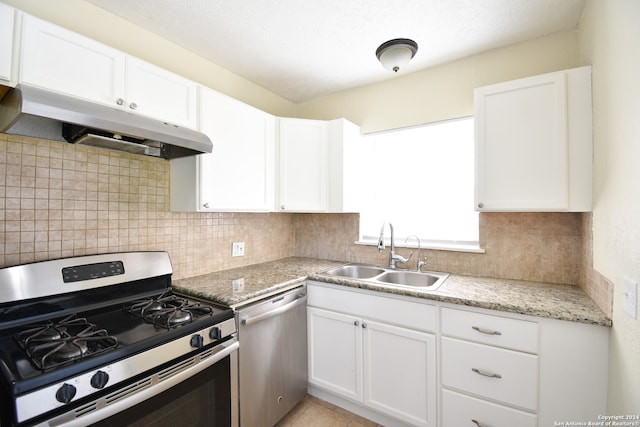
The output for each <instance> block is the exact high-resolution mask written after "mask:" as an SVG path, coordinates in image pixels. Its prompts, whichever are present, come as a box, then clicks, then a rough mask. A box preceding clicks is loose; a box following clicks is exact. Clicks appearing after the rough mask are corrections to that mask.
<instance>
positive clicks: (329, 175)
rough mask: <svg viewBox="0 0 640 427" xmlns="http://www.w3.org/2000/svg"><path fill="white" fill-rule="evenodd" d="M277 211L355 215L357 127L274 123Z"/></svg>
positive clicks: (309, 122) (314, 122)
mask: <svg viewBox="0 0 640 427" xmlns="http://www.w3.org/2000/svg"><path fill="white" fill-rule="evenodd" d="M278 131H279V134H278V142H279V148H278V153H279V185H278V190H279V194H278V201H277V204H278V207H279V210H280V211H283V212H358V206H359V202H358V200H359V196H358V195H359V194H360V193H359V192H358V186H359V182H360V181H359V180H360V178H361V174H359V173H358V170H359V168H360V167H361V163H362V162H361V161H359V155H358V149H359V146H358V144H359V143H360V142H361V138H360V129H359V128H358V126H356V125H354V124H353V123H351V122H349V121H347V120H345V119H337V120H331V121H325V120H308V119H293V118H280V119H278Z"/></svg>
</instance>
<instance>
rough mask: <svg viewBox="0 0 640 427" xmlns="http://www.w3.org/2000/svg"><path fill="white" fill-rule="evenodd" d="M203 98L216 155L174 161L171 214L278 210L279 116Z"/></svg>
mask: <svg viewBox="0 0 640 427" xmlns="http://www.w3.org/2000/svg"><path fill="white" fill-rule="evenodd" d="M199 95H200V96H199V112H200V126H199V128H200V131H202V132H204V133H205V134H207V135H208V136H209V138H211V140H212V141H213V152H212V153H209V154H201V155H199V156H192V157H184V158H180V159H173V160H171V209H172V210H174V211H235V212H252V211H272V210H273V201H274V173H275V166H274V161H275V160H274V157H275V129H274V125H275V118H274V116H272V115H270V114H267V113H265V112H263V111H261V110H258V109H257V108H254V107H252V106H250V105H247V104H244V103H242V102H240V101H237V100H235V99H232V98H229V97H227V96H225V95H222V94H220V93H218V92H215V91H213V90H210V89H206V88H204V87H200V94H199Z"/></svg>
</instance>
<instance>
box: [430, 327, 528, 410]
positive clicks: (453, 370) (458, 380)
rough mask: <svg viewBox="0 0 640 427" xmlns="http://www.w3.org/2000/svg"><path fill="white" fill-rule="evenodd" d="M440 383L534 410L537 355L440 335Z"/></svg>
mask: <svg viewBox="0 0 640 427" xmlns="http://www.w3.org/2000/svg"><path fill="white" fill-rule="evenodd" d="M441 344H442V353H441V356H442V384H443V385H444V386H446V387H452V388H455V389H458V390H462V391H467V392H469V393H473V394H476V395H478V396H482V397H486V398H489V399H493V400H496V401H499V402H503V403H507V404H510V405H514V406H518V407H520V408H524V409H528V410H532V411H535V410H536V409H537V406H538V356H535V355H532V354H527V353H519V352H516V351H512V350H505V349H501V348H496V347H490V346H486V345H482V344H475V343H470V342H466V341H460V340H457V339H453V338H444V337H443V338H441Z"/></svg>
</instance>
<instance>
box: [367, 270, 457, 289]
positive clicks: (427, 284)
mask: <svg viewBox="0 0 640 427" xmlns="http://www.w3.org/2000/svg"><path fill="white" fill-rule="evenodd" d="M448 276H449V275H448V274H446V273H436V272H424V273H422V272H417V271H387V272H385V273H383V274H381V275H379V276H377V277H376V278H375V280H376V281H377V282H383V283H390V284H393V285H398V286H407V287H412V288H420V289H430V290H433V289H436V288H438V287H439V286H440V285H441V284H442V282H444V281H445V279H446V278H447V277H448Z"/></svg>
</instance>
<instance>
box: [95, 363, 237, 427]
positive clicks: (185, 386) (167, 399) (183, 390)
mask: <svg viewBox="0 0 640 427" xmlns="http://www.w3.org/2000/svg"><path fill="white" fill-rule="evenodd" d="M230 366H231V357H230V356H227V357H225V358H224V359H222V360H220V361H218V362H217V363H215V364H214V365H213V366H211V367H209V368H207V369H205V370H204V371H202V372H200V373H198V374H196V375H194V376H193V377H191V378H189V379H188V380H186V381H183V382H181V383H180V384H178V385H176V386H174V387H172V388H170V389H169V390H166V391H164V392H162V393H160V394H159V395H157V396H154V397H152V398H151V399H149V400H146V401H144V402H142V403H140V404H138V405H136V406H134V407H132V408H129V409H127V410H125V411H123V412H120V413H119V414H117V415H114V416H112V417H110V418H107V419H105V420H103V421H101V422H98V423H97V424H94V425H95V426H105V427H106V426H109V427H123V426H145V427H169V426H171V427H176V426H180V427H200V426H203V427H204V426H206V427H212V426H224V427H228V426H230V425H231V385H230V380H229V377H230V372H231V370H230V369H231V368H230Z"/></svg>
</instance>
